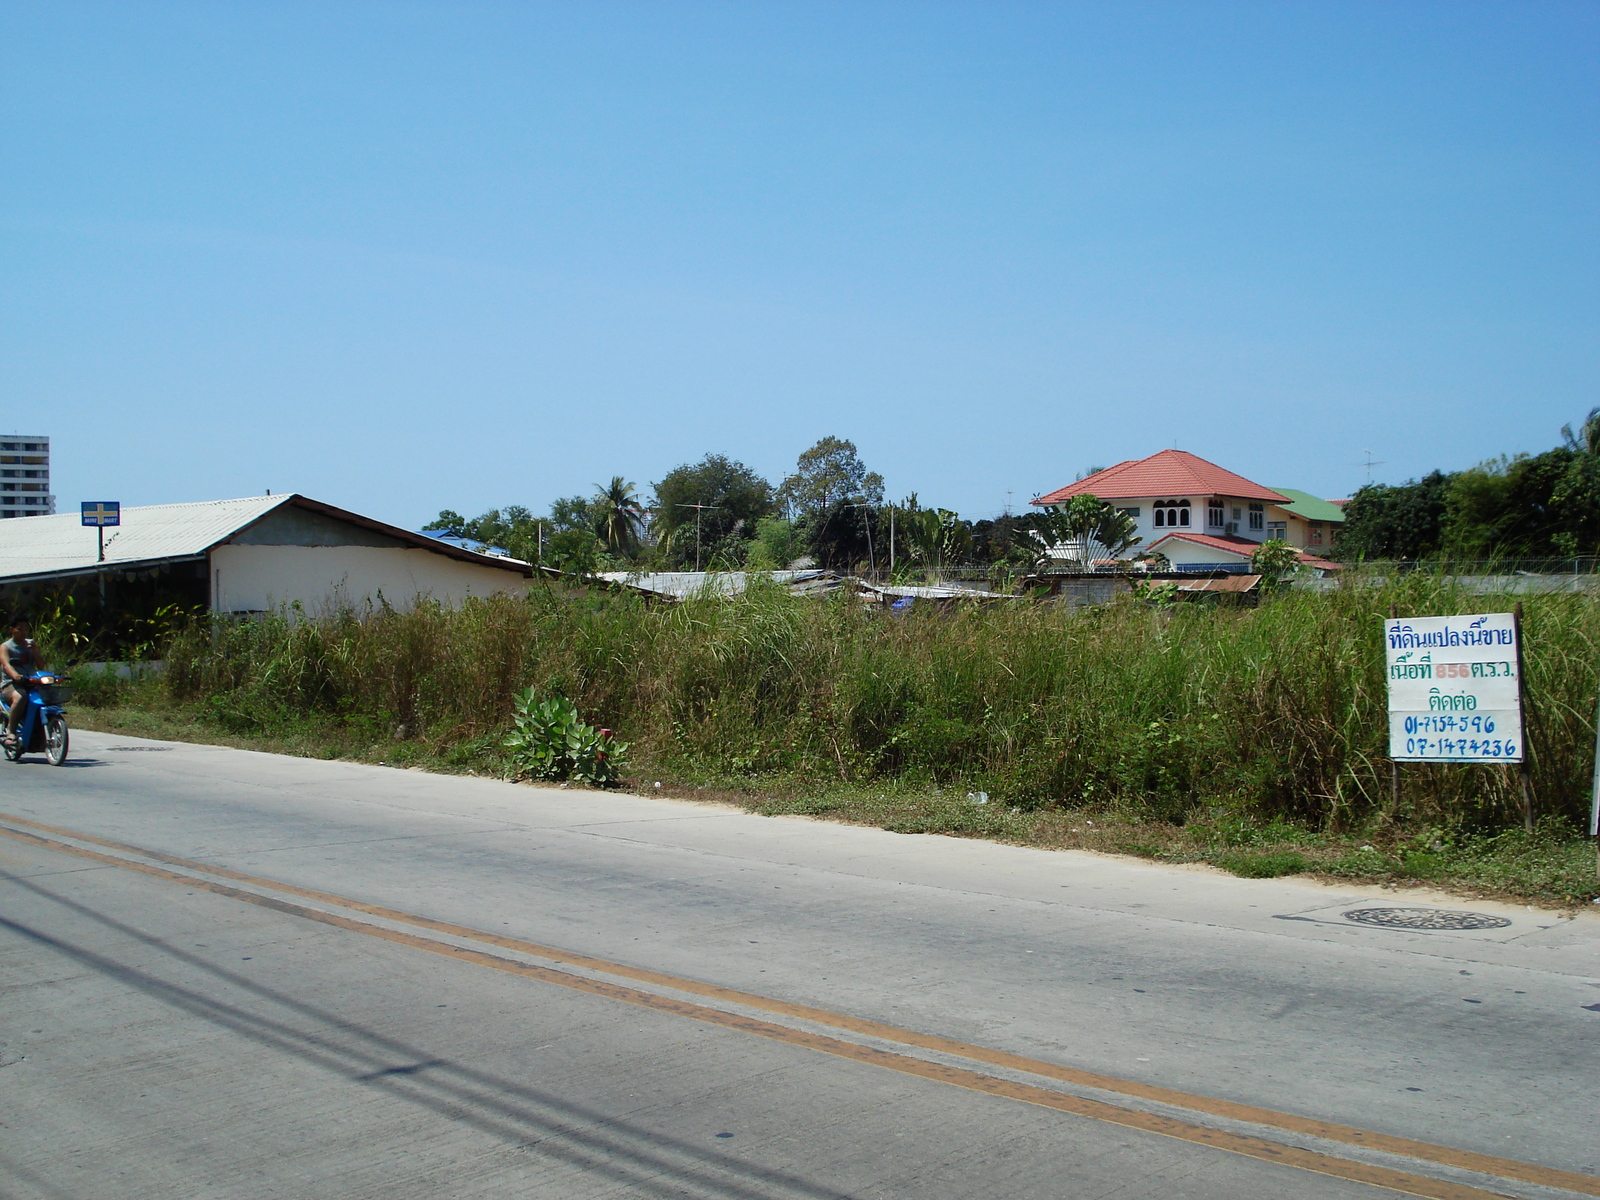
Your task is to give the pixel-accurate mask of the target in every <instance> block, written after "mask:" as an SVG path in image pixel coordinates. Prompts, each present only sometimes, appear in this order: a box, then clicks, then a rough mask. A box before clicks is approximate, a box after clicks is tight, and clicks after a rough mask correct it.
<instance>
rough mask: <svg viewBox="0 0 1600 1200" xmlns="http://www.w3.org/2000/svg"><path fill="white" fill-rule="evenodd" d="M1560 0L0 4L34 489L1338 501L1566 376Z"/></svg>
mask: <svg viewBox="0 0 1600 1200" xmlns="http://www.w3.org/2000/svg"><path fill="white" fill-rule="evenodd" d="M1597 51H1600V6H1595V5H1593V4H1588V3H1585V4H1562V3H1555V2H1545V3H1537V4H1526V3H1507V4H1473V3H1469V2H1464V0H1452V2H1450V3H1442V4H1417V3H1404V2H1394V0H1385V2H1382V3H1377V2H1374V3H1354V2H1352V3H1333V2H1319V3H1311V4H1294V3H1259V4H1222V3H1204V2H1201V0H1186V2H1184V3H1172V4H1139V3H1127V2H1118V3H1105V4H1070V3H1059V4H1005V3H996V2H993V0H986V2H984V3H972V4H937V3H920V4H906V5H899V4H883V3H879V4H873V3H861V2H860V0H855V2H852V3H849V4H839V5H830V4H826V3H821V2H816V0H812V2H807V3H803V4H781V3H744V4H709V3H708V4H675V3H668V2H666V0H659V2H657V3H650V4H609V3H603V2H588V3H582V4H533V3H527V4H487V3H471V2H466V0H454V2H451V3H437V4H420V3H418V4H403V3H386V4H341V3H337V2H334V0H320V2H318V3H309V4H293V3H270V4H268V3H261V4H233V3H216V4H194V5H187V4H160V3H153V2H148V0H147V2H142V3H139V4H126V3H117V4H108V5H82V4H72V3H63V2H52V3H50V4H37V3H32V4H0V103H3V105H4V113H5V116H4V120H3V122H0V163H4V164H5V166H4V168H3V169H0V397H3V398H4V401H5V403H6V404H7V406H8V407H9V409H10V411H11V417H12V419H11V420H10V421H9V422H7V423H6V427H7V428H13V429H16V430H19V431H21V432H42V433H48V434H50V435H51V436H52V437H53V439H54V448H55V479H54V484H55V491H56V493H57V495H58V497H59V500H60V503H61V505H62V507H63V509H67V508H71V507H75V506H76V504H77V503H78V501H80V500H83V499H101V498H105V499H120V500H121V501H123V502H124V503H125V504H140V503H159V502H167V501H179V500H195V499H210V498H216V497H222V496H237V495H248V494H253V493H259V492H261V491H263V490H265V489H267V488H271V489H272V490H273V491H300V492H304V493H306V494H308V495H312V496H315V497H317V498H319V499H323V500H327V501H329V502H332V503H335V504H340V505H344V506H346V507H349V508H353V509H356V510H358V511H362V512H366V513H369V514H371V515H373V516H377V517H380V518H383V519H387V520H391V521H394V522H397V523H400V524H405V525H413V526H414V525H418V524H420V523H422V522H423V521H425V520H427V519H429V518H430V517H432V516H433V515H434V513H436V512H437V511H438V510H439V509H440V508H444V507H449V508H453V509H457V510H460V511H462V512H465V513H467V514H468V515H472V514H474V513H477V512H481V511H483V510H484V509H486V508H489V507H491V506H496V505H503V504H507V503H523V504H527V505H529V506H530V507H535V508H542V507H544V506H545V505H547V504H548V503H549V501H550V500H551V499H553V498H555V497H556V496H559V495H566V494H570V493H573V492H577V491H588V490H589V489H590V487H591V485H592V484H595V483H600V482H604V481H605V480H606V479H608V478H609V477H610V476H611V475H613V474H621V475H624V476H626V477H627V478H629V479H631V480H634V481H636V482H637V483H639V484H640V485H641V486H642V487H648V485H649V483H650V482H651V481H653V480H656V479H659V478H661V476H662V475H663V474H664V473H665V472H666V471H667V470H669V469H671V468H672V467H673V466H675V465H677V464H678V463H681V462H685V461H694V460H697V459H699V458H700V457H701V456H702V455H704V454H705V453H707V452H712V451H715V452H718V453H723V454H727V455H730V456H732V457H734V458H737V459H740V460H742V461H744V462H746V463H748V464H749V465H750V466H752V467H754V468H756V469H757V470H759V471H761V472H762V473H763V474H766V475H767V476H769V477H770V478H773V479H774V480H777V479H779V478H781V476H782V475H783V474H784V473H785V472H786V471H789V470H792V469H793V463H794V458H795V456H796V454H798V453H799V451H801V450H802V449H804V448H805V447H806V446H808V445H810V444H811V443H812V442H814V441H815V440H816V439H817V438H819V437H821V436H823V435H825V434H835V435H837V436H840V437H847V438H851V439H853V440H854V441H855V442H856V444H857V445H858V447H859V448H860V452H861V455H862V458H863V459H864V460H865V461H866V463H867V465H868V466H869V467H871V468H873V469H876V470H878V471H880V472H882V473H883V475H884V476H885V477H886V479H887V481H888V491H889V492H890V493H891V494H892V495H894V496H899V495H903V494H905V493H907V492H911V491H916V492H918V493H919V494H920V495H921V497H922V499H923V501H924V502H925V503H937V504H942V505H945V506H948V507H952V508H956V509H959V510H960V511H961V512H962V513H963V514H965V515H968V516H974V517H978V516H986V515H991V514H993V513H995V512H997V511H999V510H1001V509H1003V508H1004V507H1005V506H1006V504H1007V503H1008V502H1009V503H1011V504H1012V505H1013V506H1023V505H1025V504H1026V502H1027V500H1028V498H1029V497H1030V496H1032V495H1034V494H1036V493H1038V492H1042V491H1047V490H1050V489H1052V488H1055V487H1058V486H1060V485H1062V484H1064V483H1068V482H1070V481H1071V480H1073V479H1074V478H1076V477H1077V476H1078V474H1079V473H1081V472H1082V471H1083V470H1084V469H1085V468H1087V467H1090V466H1098V465H1107V464H1109V463H1112V462H1115V461H1118V460H1120V459H1123V458H1132V457H1140V456H1143V455H1145V454H1149V453H1153V452H1154V451H1156V450H1159V449H1162V448H1164V447H1167V446H1172V445H1178V446H1180V447H1181V448H1183V449H1186V450H1192V451H1194V452H1195V453H1197V454H1200V455H1203V456H1204V457H1207V458H1210V459H1213V460H1215V461H1217V462H1219V463H1221V464H1222V465H1224V466H1226V467H1229V468H1230V469H1233V470H1236V471H1239V472H1241V473H1242V474H1244V475H1247V476H1250V477H1252V478H1255V479H1257V480H1259V481H1261V482H1264V483H1267V484H1283V485H1287V486H1294V487H1302V488H1305V489H1307V490H1309V491H1313V492H1316V493H1319V494H1321V495H1325V496H1343V495H1347V494H1349V493H1350V492H1351V491H1352V490H1354V489H1355V488H1356V487H1358V486H1359V485H1360V484H1361V483H1362V482H1363V480H1364V479H1365V478H1366V470H1365V469H1364V468H1363V467H1362V466H1361V465H1360V464H1361V463H1362V462H1363V460H1364V459H1365V458H1366V457H1367V452H1368V451H1369V450H1370V451H1371V452H1372V456H1373V457H1374V458H1375V459H1378V460H1381V462H1382V465H1380V466H1377V467H1375V468H1373V477H1374V478H1375V479H1378V480H1387V481H1390V482H1399V481H1400V480H1403V479H1405V478H1407V477H1410V476H1415V475H1418V474H1421V473H1423V472H1426V471H1427V470H1429V469H1432V468H1433V467H1435V466H1440V467H1445V468H1458V467H1463V466H1467V465H1470V464H1472V463H1473V462H1476V461H1478V460H1481V459H1483V458H1486V457H1489V456H1492V455H1498V454H1501V453H1507V452H1517V451H1538V450H1541V449H1544V448H1547V447H1548V446H1550V445H1552V444H1554V443H1555V442H1556V440H1557V438H1558V430H1559V428H1560V426H1561V425H1562V424H1563V423H1566V422H1577V421H1579V420H1581V418H1582V417H1583V415H1584V414H1585V413H1586V412H1587V411H1588V409H1589V408H1590V407H1592V406H1594V405H1597V404H1600V387H1597V382H1600V361H1597V358H1600V356H1597V341H1596V329H1597V318H1600V282H1597V281H1600V271H1597V269H1596V268H1597V266H1600V262H1597V257H1600V256H1597V253H1596V250H1597V242H1600V221H1597V219H1596V217H1597V211H1600V205H1597V203H1596V201H1597V199H1600V155H1597V153H1596V151H1597V148H1600V147H1597V145H1596V142H1597V137H1596V134H1597V130H1600V120H1597V117H1600V95H1597V88H1596V78H1597V75H1596V71H1595V63H1596V61H1597Z"/></svg>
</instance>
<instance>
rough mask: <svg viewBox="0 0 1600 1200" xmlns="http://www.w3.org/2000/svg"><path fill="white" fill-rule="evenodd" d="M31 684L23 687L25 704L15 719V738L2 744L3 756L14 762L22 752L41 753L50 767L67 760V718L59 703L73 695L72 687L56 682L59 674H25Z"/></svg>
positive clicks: (57, 765)
mask: <svg viewBox="0 0 1600 1200" xmlns="http://www.w3.org/2000/svg"><path fill="white" fill-rule="evenodd" d="M28 678H29V680H30V681H31V682H32V685H33V686H32V687H29V688H28V689H27V690H26V693H25V694H26V695H27V702H26V707H24V708H23V710H22V720H21V721H19V722H17V736H16V740H15V741H12V742H8V743H7V744H6V746H5V752H6V757H7V758H8V759H10V760H11V761H12V762H16V761H17V760H18V759H20V758H21V757H22V756H23V755H24V754H39V753H43V754H44V756H45V758H46V759H48V760H49V762H50V765H51V766H52V767H59V766H60V765H61V764H62V763H64V762H66V761H67V717H66V714H65V713H64V712H62V710H61V706H62V705H63V704H65V703H66V702H67V701H68V700H69V699H71V697H72V693H71V689H70V688H66V687H63V686H61V685H60V684H59V683H57V682H56V680H57V678H58V676H55V675H49V674H42V673H41V674H35V675H30V676H28Z"/></svg>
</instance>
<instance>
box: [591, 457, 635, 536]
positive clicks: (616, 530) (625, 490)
mask: <svg viewBox="0 0 1600 1200" xmlns="http://www.w3.org/2000/svg"><path fill="white" fill-rule="evenodd" d="M590 511H591V512H593V513H594V531H595V533H596V534H597V535H598V536H599V538H600V540H601V541H603V542H604V543H605V544H606V549H607V550H609V551H611V553H613V554H623V555H631V554H632V553H633V551H634V550H635V549H636V548H637V546H638V542H639V530H640V528H641V527H642V526H643V524H644V508H643V506H642V505H641V504H640V502H639V495H638V493H637V492H635V491H634V487H633V484H631V483H629V482H628V481H627V480H625V479H624V478H623V477H622V476H621V475H613V476H612V477H611V482H610V483H608V484H606V485H605V486H604V487H601V486H600V485H599V484H598V483H597V484H595V497H594V502H593V503H592V504H591V506H590Z"/></svg>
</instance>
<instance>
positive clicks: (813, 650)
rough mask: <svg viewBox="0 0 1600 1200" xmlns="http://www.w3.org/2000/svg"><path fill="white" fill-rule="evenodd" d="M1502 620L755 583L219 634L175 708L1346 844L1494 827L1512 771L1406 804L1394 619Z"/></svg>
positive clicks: (1419, 592)
mask: <svg viewBox="0 0 1600 1200" xmlns="http://www.w3.org/2000/svg"><path fill="white" fill-rule="evenodd" d="M1391 604H1392V605H1395V606H1396V607H1397V608H1398V610H1399V611H1400V612H1401V613H1402V614H1454V613H1463V612H1492V611H1505V610H1506V609H1508V608H1509V607H1510V604H1511V601H1510V600H1509V599H1507V598H1505V597H1493V596H1491V597H1482V596H1472V595H1468V594H1466V593H1464V592H1462V591H1461V590H1459V589H1458V588H1457V587H1455V586H1454V585H1452V583H1451V582H1450V581H1449V580H1448V579H1445V578H1442V577H1440V576H1436V575H1428V574H1423V573H1417V574H1412V575H1408V576H1404V577H1401V578H1398V579H1395V580H1393V581H1390V582H1387V583H1383V584H1377V583H1373V582H1371V581H1362V580H1352V581H1350V583H1349V584H1348V585H1347V586H1342V587H1340V588H1339V589H1338V590H1336V591H1334V592H1331V593H1328V594H1322V595H1319V594H1313V593H1300V592H1290V593H1288V594H1285V595H1282V596H1279V597H1277V598H1274V599H1272V600H1270V601H1269V602H1267V603H1265V604H1263V605H1262V606H1261V607H1260V608H1259V609H1244V608H1209V607H1199V606H1183V605H1180V606H1179V607H1177V608H1175V609H1170V610H1159V609H1151V608H1148V607H1143V606H1140V605H1138V604H1135V603H1132V602H1125V603H1120V604H1117V605H1113V606H1110V607H1107V608H1103V609H1098V610H1090V611H1080V612H1078V613H1076V614H1071V613H1067V612H1065V611H1063V610H1062V609H1060V608H1057V607H1055V606H1052V605H1046V604H1031V603H1018V604H1015V605H1007V606H1003V607H999V608H978V607H971V608H967V609H965V610H960V611H954V612H945V613H940V612H916V611H912V612H910V613H908V614H905V615H904V616H896V615H890V614H888V613H884V612H880V611H875V610H869V609H867V608H866V607H864V606H861V605H859V604H857V603H855V602H853V601H850V600H847V599H838V600H832V601H826V602H819V601H816V600H808V599H796V598H792V597H790V596H788V595H787V594H786V593H784V592H783V591H782V590H781V589H779V588H776V587H759V586H758V587H756V588H754V589H753V590H752V591H751V592H750V593H749V594H748V595H746V596H745V597H743V598H742V599H740V600H737V601H733V602H728V601H723V600H716V599H695V600H691V601H689V602H687V603H684V604H681V605H677V606H672V607H662V608H647V607H645V606H644V605H642V604H641V603H640V602H638V601H637V600H635V599H633V598H631V597H626V596H616V595H597V596H589V595H572V594H563V593H560V592H557V591H550V590H538V591H536V592H535V593H534V594H532V595H531V596H529V597H528V598H527V599H526V600H515V599H508V598H495V599H491V600H485V601H474V602H471V603H468V604H467V605H465V606H463V607H462V608H460V609H459V610H456V611H447V610H444V609H441V608H438V607H434V606H431V605H421V606H419V607H418V608H416V609H415V610H414V611H410V612H404V613H402V612H396V611H393V610H383V611H379V612H373V613H368V614H365V615H358V614H355V613H350V612H345V613H339V614H336V615H332V616H328V617H325V618H322V619H315V620H313V619H286V618H272V619H266V620H260V621H253V622H248V623H244V624H215V625H200V626H194V627H191V628H188V629H186V630H183V631H181V632H179V633H178V634H176V635H175V636H174V637H173V639H172V643H171V645H170V646H169V648H168V652H167V660H168V664H169V665H168V671H167V675H166V685H165V686H166V687H167V689H168V692H169V697H170V699H171V700H173V701H175V702H178V703H181V704H186V705H196V706H201V707H203V708H204V709H205V711H206V712H207V713H209V715H210V716H211V718H213V719H215V720H216V721H218V722H221V723H222V724H224V725H228V726H230V727H232V728H235V729H236V730H238V731H245V730H257V731H270V730H272V729H274V728H280V727H288V726H289V725H303V723H304V722H307V721H313V722H325V723H326V722H335V723H339V724H341V725H342V726H346V727H354V728H358V729H366V730H370V732H371V733H372V735H373V736H374V737H396V736H398V737H402V738H408V739H423V740H425V741H427V742H428V743H429V744H430V745H431V746H432V747H433V748H435V749H439V748H442V747H448V746H451V745H461V744H464V743H468V742H471V741H472V740H473V739H479V741H480V743H481V744H482V745H484V746H492V744H493V740H492V738H490V737H488V736H486V735H490V734H493V733H494V732H495V731H497V730H498V729H499V728H501V727H502V726H503V725H504V724H505V722H506V721H507V719H508V714H509V711H510V703H511V697H512V695H513V693H514V692H516V691H517V690H518V689H520V688H523V687H526V686H529V685H533V686H535V687H538V688H540V689H543V690H547V691H551V692H561V693H564V694H566V695H567V696H569V697H571V698H572V699H573V700H575V701H576V702H577V703H578V704H579V705H580V707H581V708H582V710H583V711H584V713H585V715H586V717H587V718H588V719H591V720H593V721H596V722H598V723H601V724H604V725H609V726H611V727H613V728H615V729H617V730H619V731H620V732H621V734H622V736H624V737H625V738H627V739H629V740H631V741H633V742H634V743H635V745H636V748H637V749H638V751H640V752H642V753H643V754H644V755H645V756H646V757H647V758H648V759H650V760H653V761H657V762H661V763H664V764H669V765H670V764H673V763H678V764H684V765H689V764H692V765H694V766H695V767H696V768H697V769H702V770H704V769H712V770H715V771H718V772H722V773H730V772H737V773H744V774H749V775H752V776H759V775H763V774H768V773H778V774H784V775H788V776H799V777H802V778H803V777H805V776H807V775H812V776H816V775H825V776H827V777H829V778H835V779H838V778H843V779H866V778H874V777H878V778H882V777H889V778H902V779H905V780H907V781H917V782H923V783H926V782H929V781H940V782H954V783H961V784H965V785H968V786H972V787H974V788H983V789H984V790H987V791H989V792H990V793H992V794H995V795H996V796H997V797H1000V798H1004V799H1005V800H1007V801H1009V802H1010V803H1012V804H1014V805H1017V806H1021V807H1025V808H1033V807H1040V806H1047V805H1052V804H1058V803H1059V804H1068V805H1071V806H1073V807H1081V806H1083V805H1084V804H1085V803H1088V804H1104V805H1107V806H1114V807H1117V808H1119V809H1122V810H1125V811H1129V812H1131V813H1137V814H1140V815H1144V816H1150V817H1158V818H1161V819H1166V820H1173V821H1182V820H1184V819H1186V818H1187V817H1188V816H1189V815H1191V814H1192V813H1194V812H1195V811H1196V810H1197V809H1210V808H1216V807H1219V806H1221V807H1226V808H1229V809H1234V810H1238V811H1241V812H1252V813H1255V814H1257V815H1259V816H1261V817H1271V816H1279V817H1284V818H1288V819H1293V820H1296V821H1299V822H1303V823H1306V824H1310V825H1314V826H1318V827H1324V828H1357V827H1362V826H1364V825H1366V824H1370V823H1372V822H1374V821H1378V822H1384V821H1389V822H1397V823H1400V824H1413V823H1418V822H1427V823H1432V824H1445V825H1470V826H1473V827H1477V828H1493V827H1497V826H1500V825H1503V824H1509V823H1511V822H1513V821H1514V820H1516V819H1519V816H1518V814H1519V813H1520V808H1519V801H1518V790H1517V784H1516V778H1515V775H1514V774H1513V772H1512V770H1511V769H1509V768H1505V767H1455V766H1410V765H1408V766H1407V767H1406V768H1405V787H1404V796H1403V800H1402V804H1401V806H1400V808H1399V809H1398V810H1397V809H1395V808H1394V806H1393V804H1392V801H1391V796H1390V784H1389V761H1388V759H1387V757H1386V741H1387V732H1386V722H1385V710H1384V699H1385V697H1384V681H1383V650H1382V645H1381V640H1380V621H1381V618H1382V617H1383V616H1385V615H1386V614H1387V613H1388V611H1389V608H1390V605H1391ZM1525 607H1526V613H1525V631H1526V632H1525V638H1526V646H1527V659H1528V675H1529V683H1530V688H1531V693H1532V696H1533V701H1534V714H1535V721H1534V724H1533V730H1532V733H1533V739H1532V741H1533V747H1534V781H1535V786H1536V789H1537V793H1538V798H1539V808H1540V812H1541V814H1543V815H1545V816H1552V815H1553V816H1559V817H1561V818H1564V819H1566V820H1568V821H1576V820H1578V819H1580V818H1581V815H1582V814H1583V813H1584V812H1586V806H1587V796H1588V787H1589V771H1590V767H1591V763H1592V752H1593V742H1594V707H1595V688H1596V662H1597V659H1596V654H1595V648H1596V642H1597V638H1600V601H1597V600H1595V599H1592V598H1589V597H1585V596H1546V597H1533V598H1529V599H1528V600H1527V601H1526V606H1525Z"/></svg>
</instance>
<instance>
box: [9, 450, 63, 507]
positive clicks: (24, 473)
mask: <svg viewBox="0 0 1600 1200" xmlns="http://www.w3.org/2000/svg"><path fill="white" fill-rule="evenodd" d="M55 511H56V498H55V497H54V496H52V495H51V494H50V439H49V438H47V437H34V436H30V435H27V434H20V433H13V434H10V435H9V436H8V435H5V434H0V518H4V517H45V516H49V515H50V514H52V513H54V512H55Z"/></svg>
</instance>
